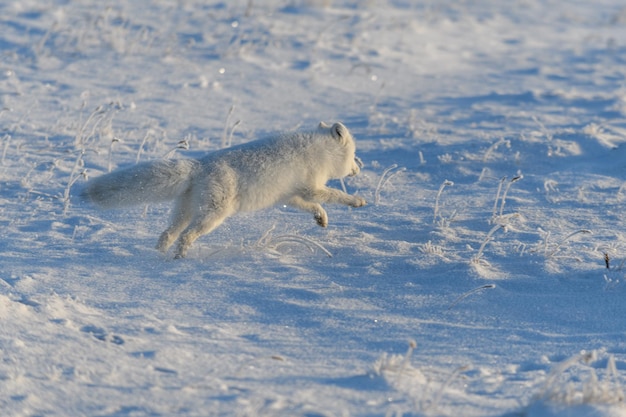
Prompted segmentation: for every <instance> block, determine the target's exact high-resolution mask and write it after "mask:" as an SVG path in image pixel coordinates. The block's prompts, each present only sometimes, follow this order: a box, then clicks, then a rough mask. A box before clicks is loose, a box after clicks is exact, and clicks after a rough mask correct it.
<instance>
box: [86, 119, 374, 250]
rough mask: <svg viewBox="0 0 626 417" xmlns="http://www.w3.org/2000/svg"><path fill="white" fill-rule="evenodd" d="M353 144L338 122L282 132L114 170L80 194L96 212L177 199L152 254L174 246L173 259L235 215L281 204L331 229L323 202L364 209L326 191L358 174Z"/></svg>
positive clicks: (355, 200)
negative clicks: (333, 182)
mask: <svg viewBox="0 0 626 417" xmlns="http://www.w3.org/2000/svg"><path fill="white" fill-rule="evenodd" d="M360 166H361V163H360V160H359V159H358V158H357V157H356V155H355V142H354V138H353V137H352V135H351V134H350V132H349V131H348V129H347V128H346V127H345V126H344V125H343V124H341V123H335V124H334V125H332V126H329V125H327V124H325V123H323V122H322V123H320V124H319V126H318V128H317V130H315V131H311V132H296V133H285V134H280V135H277V136H273V137H269V138H266V139H260V140H257V141H253V142H249V143H246V144H243V145H239V146H233V147H231V148H227V149H222V150H219V151H215V152H212V153H209V154H208V155H206V156H204V157H203V158H201V159H197V160H196V159H181V160H159V161H152V162H145V163H141V164H137V165H134V166H132V167H129V168H125V169H121V170H117V171H113V172H111V173H109V174H105V175H102V176H100V177H98V178H95V179H93V180H91V181H89V182H88V183H87V184H86V186H85V188H84V190H83V191H82V194H81V196H82V197H83V198H84V199H86V200H90V201H92V202H93V203H95V204H96V205H98V206H100V207H101V208H115V207H125V206H131V205H134V204H142V203H149V202H160V201H168V200H176V204H175V207H174V209H173V212H172V221H171V224H170V226H169V227H168V228H167V229H166V230H165V231H164V232H163V233H162V234H161V237H160V238H159V242H158V244H157V246H156V247H157V249H158V250H160V251H161V252H164V253H165V252H167V250H168V249H169V248H170V246H172V244H173V243H174V242H175V241H176V240H178V244H177V248H176V250H175V257H176V258H184V257H185V255H186V254H187V250H188V249H189V247H190V246H191V244H192V243H193V242H194V241H195V240H196V239H198V238H199V237H200V236H202V235H205V234H207V233H209V232H211V231H212V230H213V229H215V228H216V227H217V226H219V225H220V224H221V223H222V222H223V221H224V220H225V219H226V218H227V217H229V216H232V215H233V214H235V213H237V212H240V211H252V210H259V209H262V208H266V207H269V206H272V205H275V204H278V203H283V204H288V205H290V206H292V207H296V208H299V209H302V210H304V211H308V212H310V213H311V214H313V218H314V219H315V221H316V222H317V224H318V225H320V226H322V227H326V226H327V225H328V215H327V214H326V211H324V209H323V208H322V206H321V205H320V203H336V204H345V205H347V206H352V207H361V206H364V205H365V204H366V202H365V200H364V199H363V198H361V197H359V196H354V195H349V194H346V193H344V192H343V191H339V190H337V189H334V188H328V187H326V182H327V181H328V180H330V179H333V178H334V179H337V178H343V177H345V176H353V175H357V174H358V173H359V171H360Z"/></svg>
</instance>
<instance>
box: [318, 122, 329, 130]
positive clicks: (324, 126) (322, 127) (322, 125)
mask: <svg viewBox="0 0 626 417" xmlns="http://www.w3.org/2000/svg"><path fill="white" fill-rule="evenodd" d="M318 128H320V129H328V128H330V125H329V124H328V123H325V122H320V124H319V125H318Z"/></svg>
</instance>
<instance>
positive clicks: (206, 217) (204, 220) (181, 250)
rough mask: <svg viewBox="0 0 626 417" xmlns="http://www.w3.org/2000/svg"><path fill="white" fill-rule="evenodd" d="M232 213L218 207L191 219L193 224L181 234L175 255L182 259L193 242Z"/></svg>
mask: <svg viewBox="0 0 626 417" xmlns="http://www.w3.org/2000/svg"><path fill="white" fill-rule="evenodd" d="M230 214H231V213H230V212H228V210H226V209H217V210H214V211H210V212H209V213H206V214H198V215H196V218H195V219H193V220H192V221H191V224H190V225H189V226H188V227H187V228H186V229H185V231H184V232H183V233H182V234H181V235H180V238H179V239H178V247H177V249H176V255H175V256H174V257H175V258H176V259H180V258H184V257H185V256H187V251H188V250H189V247H190V246H191V245H192V244H193V242H195V241H196V240H197V239H198V238H199V237H200V236H202V235H206V234H207V233H210V232H211V231H212V230H214V229H215V228H216V227H218V226H219V225H220V224H222V223H223V222H224V220H226V218H227V217H228V216H229V215H230Z"/></svg>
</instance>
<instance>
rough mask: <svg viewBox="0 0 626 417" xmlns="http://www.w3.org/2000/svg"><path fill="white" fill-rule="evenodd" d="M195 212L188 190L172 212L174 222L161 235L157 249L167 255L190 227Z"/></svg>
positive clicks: (179, 198) (180, 197)
mask: <svg viewBox="0 0 626 417" xmlns="http://www.w3.org/2000/svg"><path fill="white" fill-rule="evenodd" d="M192 218H193V212H192V209H191V191H190V190H188V191H186V192H184V193H183V194H182V195H181V196H179V197H178V200H177V201H176V205H175V206H174V209H173V211H172V221H171V224H170V225H169V227H168V228H167V229H166V230H165V231H164V232H163V233H161V237H160V238H159V242H158V243H157V246H156V248H157V249H158V250H159V251H161V252H163V253H165V252H167V250H168V249H169V248H170V246H172V244H173V243H174V241H176V239H178V236H180V233H181V232H182V231H183V230H185V228H187V226H189V223H191V219H192Z"/></svg>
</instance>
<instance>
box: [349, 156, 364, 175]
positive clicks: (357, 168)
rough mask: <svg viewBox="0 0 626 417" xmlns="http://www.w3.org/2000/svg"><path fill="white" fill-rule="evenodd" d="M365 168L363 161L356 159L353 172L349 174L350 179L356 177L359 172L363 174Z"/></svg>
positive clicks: (356, 157)
mask: <svg viewBox="0 0 626 417" xmlns="http://www.w3.org/2000/svg"><path fill="white" fill-rule="evenodd" d="M362 167H363V161H361V158H359V157H358V156H355V157H354V165H352V171H351V172H350V174H348V176H349V177H354V176H355V175H357V174H358V173H359V172H361V168H362Z"/></svg>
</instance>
